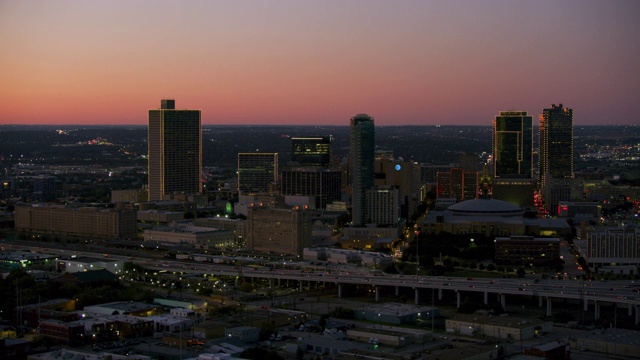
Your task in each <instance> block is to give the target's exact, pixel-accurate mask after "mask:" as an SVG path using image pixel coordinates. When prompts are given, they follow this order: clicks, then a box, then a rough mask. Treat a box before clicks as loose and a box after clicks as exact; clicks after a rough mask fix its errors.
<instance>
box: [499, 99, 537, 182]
mask: <svg viewBox="0 0 640 360" xmlns="http://www.w3.org/2000/svg"><path fill="white" fill-rule="evenodd" d="M491 140H492V147H493V161H494V167H493V177H494V178H496V179H498V178H508V179H522V178H524V179H532V178H533V130H532V118H531V116H529V115H527V112H526V111H501V112H500V115H498V116H496V117H495V119H494V120H493V136H492V139H491Z"/></svg>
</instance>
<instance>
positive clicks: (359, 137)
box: [349, 114, 376, 226]
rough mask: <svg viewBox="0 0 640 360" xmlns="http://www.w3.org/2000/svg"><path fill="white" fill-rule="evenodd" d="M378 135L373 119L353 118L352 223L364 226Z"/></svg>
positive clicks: (351, 151)
mask: <svg viewBox="0 0 640 360" xmlns="http://www.w3.org/2000/svg"><path fill="white" fill-rule="evenodd" d="M375 142H376V133H375V126H374V124H373V118H372V117H371V116H369V115H366V114H358V115H356V116H354V117H352V118H351V136H350V148H349V151H350V152H349V156H350V162H349V163H350V164H349V165H350V166H351V174H352V176H353V183H352V195H351V206H352V222H353V225H354V226H363V225H364V224H365V222H366V209H367V206H366V194H367V190H369V189H370V188H371V187H372V186H373V176H374V174H373V166H374V158H375Z"/></svg>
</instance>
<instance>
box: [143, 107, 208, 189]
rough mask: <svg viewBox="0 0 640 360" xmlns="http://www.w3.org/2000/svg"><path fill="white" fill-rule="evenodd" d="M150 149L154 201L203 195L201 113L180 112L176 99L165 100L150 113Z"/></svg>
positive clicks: (151, 184) (191, 111) (151, 187)
mask: <svg viewBox="0 0 640 360" xmlns="http://www.w3.org/2000/svg"><path fill="white" fill-rule="evenodd" d="M148 147H149V200H150V201H158V200H162V199H163V198H164V196H165V195H170V194H172V193H186V194H196V193H201V192H202V128H201V123H200V110H176V109H175V100H162V101H161V108H160V109H155V110H149V139H148Z"/></svg>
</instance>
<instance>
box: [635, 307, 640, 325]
mask: <svg viewBox="0 0 640 360" xmlns="http://www.w3.org/2000/svg"><path fill="white" fill-rule="evenodd" d="M638 324H640V306H638V305H636V325H638Z"/></svg>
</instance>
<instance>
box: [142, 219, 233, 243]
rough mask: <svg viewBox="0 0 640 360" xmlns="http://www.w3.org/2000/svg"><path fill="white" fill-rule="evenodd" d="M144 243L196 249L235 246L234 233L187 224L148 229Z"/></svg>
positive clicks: (145, 232)
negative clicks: (151, 242) (149, 242)
mask: <svg viewBox="0 0 640 360" xmlns="http://www.w3.org/2000/svg"><path fill="white" fill-rule="evenodd" d="M144 241H145V242H147V241H153V242H156V243H159V244H162V245H165V246H183V247H185V246H186V247H193V248H196V249H214V248H226V247H234V245H235V241H234V235H233V231H230V230H221V229H212V228H206V227H198V226H192V225H186V224H174V225H173V226H164V227H157V228H154V229H147V230H145V231H144Z"/></svg>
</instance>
